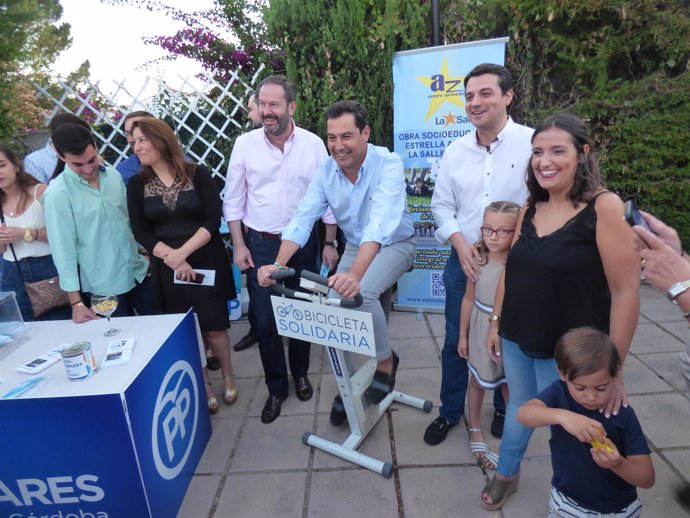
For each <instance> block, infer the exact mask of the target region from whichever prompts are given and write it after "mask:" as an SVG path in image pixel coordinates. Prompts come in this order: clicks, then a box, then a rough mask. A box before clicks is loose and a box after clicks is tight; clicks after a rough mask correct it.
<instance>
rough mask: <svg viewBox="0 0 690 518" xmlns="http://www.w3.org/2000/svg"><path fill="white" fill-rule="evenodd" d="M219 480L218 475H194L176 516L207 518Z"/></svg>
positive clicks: (179, 517)
mask: <svg viewBox="0 0 690 518" xmlns="http://www.w3.org/2000/svg"><path fill="white" fill-rule="evenodd" d="M207 451H208V449H207ZM220 481H221V477H220V476H219V475H194V476H193V477H192V481H191V483H190V484H189V488H187V494H186V495H185V499H184V501H183V502H182V506H181V507H180V510H179V511H178V512H177V516H178V518H207V517H208V513H209V509H210V508H211V506H212V505H213V500H214V499H215V497H216V491H217V489H218V484H219V483H220Z"/></svg>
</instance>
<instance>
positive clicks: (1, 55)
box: [0, 0, 72, 139]
mask: <svg viewBox="0 0 690 518" xmlns="http://www.w3.org/2000/svg"><path fill="white" fill-rule="evenodd" d="M61 16H62V7H61V6H60V2H59V1H58V0H4V1H3V2H2V3H0V34H1V35H2V37H0V138H1V139H8V138H9V137H11V136H13V135H14V132H15V130H16V129H18V128H19V126H20V123H21V121H20V120H18V119H17V114H21V113H22V112H24V111H25V109H24V108H23V107H22V106H18V105H19V103H20V102H23V101H25V99H23V97H24V96H23V94H24V93H25V91H26V88H25V85H21V84H19V83H20V82H21V81H24V82H25V83H28V82H27V81H25V79H24V78H26V77H27V76H32V75H33V74H37V73H40V72H42V71H45V70H46V69H47V67H48V66H49V65H50V64H51V63H52V62H53V61H55V59H56V58H57V56H58V54H59V53H60V52H61V51H62V50H64V49H66V48H67V47H69V45H70V44H71V43H72V41H71V38H70V35H69V34H70V25H69V24H68V23H62V24H60V25H55V24H56V23H57V22H58V20H59V19H60V18H61ZM27 108H30V107H27ZM22 129H23V128H22Z"/></svg>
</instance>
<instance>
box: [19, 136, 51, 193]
mask: <svg viewBox="0 0 690 518" xmlns="http://www.w3.org/2000/svg"><path fill="white" fill-rule="evenodd" d="M57 161H58V157H57V155H56V154H55V151H54V150H53V147H52V146H51V145H50V140H48V143H47V144H46V145H45V146H43V147H42V148H41V149H38V150H36V151H34V152H33V153H29V154H28V155H26V157H25V158H24V170H25V171H26V172H27V173H29V174H31V175H33V176H34V178H36V180H38V181H39V182H41V183H48V182H49V181H50V177H51V176H53V171H54V170H55V166H56V165H57Z"/></svg>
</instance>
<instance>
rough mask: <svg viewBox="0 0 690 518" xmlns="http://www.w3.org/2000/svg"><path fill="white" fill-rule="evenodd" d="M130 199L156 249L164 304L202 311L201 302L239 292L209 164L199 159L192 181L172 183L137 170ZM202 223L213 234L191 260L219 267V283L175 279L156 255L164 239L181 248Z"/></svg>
mask: <svg viewBox="0 0 690 518" xmlns="http://www.w3.org/2000/svg"><path fill="white" fill-rule="evenodd" d="M127 204H128V208H129V217H130V221H131V224H132V231H133V233H134V237H135V238H136V240H137V242H138V243H140V244H141V245H142V246H143V247H144V248H146V250H148V252H149V254H150V255H151V273H152V276H153V280H154V282H155V285H156V288H157V289H156V295H157V301H158V303H159V305H160V307H161V310H162V311H163V312H164V313H171V312H175V313H177V312H179V311H186V309H187V308H188V307H190V306H194V309H195V310H196V311H197V313H200V312H201V311H200V305H202V304H203V303H205V302H207V301H209V300H211V301H212V300H215V301H217V304H218V305H219V306H220V307H222V306H223V305H224V306H225V307H227V304H226V302H225V301H227V300H228V299H230V298H233V297H235V296H236V294H235V285H234V282H233V278H232V270H231V266H230V260H229V256H228V253H227V251H226V249H225V246H224V244H223V240H222V239H221V237H220V233H219V229H220V222H221V217H222V203H221V200H220V196H219V194H218V189H217V188H216V185H215V184H214V182H213V179H212V178H211V174H210V172H209V171H208V169H206V168H205V167H204V166H202V165H197V167H196V170H195V172H194V176H193V179H192V182H191V184H188V185H182V184H181V182H180V181H179V179H176V180H175V182H174V183H173V185H172V186H171V187H165V186H164V185H163V184H162V183H161V182H160V180H158V178H157V177H154V178H152V179H151V180H149V181H148V182H144V181H143V180H142V178H141V175H135V176H133V177H132V178H131V179H130V181H129V183H128V184H127ZM201 227H203V228H205V229H206V230H208V232H209V233H210V234H211V240H210V241H209V242H208V243H206V244H205V245H204V246H202V247H201V248H199V249H198V250H196V251H194V252H193V253H192V254H190V255H189V257H187V262H188V263H189V265H190V266H191V267H192V268H194V269H195V270H198V269H207V270H215V284H214V286H212V287H211V286H196V285H193V286H188V285H179V284H178V285H175V284H174V280H173V277H174V272H173V271H172V269H170V268H169V267H168V266H166V265H165V263H164V262H163V261H162V260H160V259H157V258H155V257H154V256H153V248H154V247H155V246H156V244H157V243H158V242H159V241H162V242H163V243H165V244H166V245H168V246H170V247H172V248H179V247H180V246H182V245H183V244H184V243H185V242H186V241H187V240H188V239H189V238H190V237H192V236H193V235H194V234H195V233H196V232H197V230H199V228H201ZM199 316H200V320H201V316H202V315H199ZM221 319H222V317H221ZM202 330H203V326H202Z"/></svg>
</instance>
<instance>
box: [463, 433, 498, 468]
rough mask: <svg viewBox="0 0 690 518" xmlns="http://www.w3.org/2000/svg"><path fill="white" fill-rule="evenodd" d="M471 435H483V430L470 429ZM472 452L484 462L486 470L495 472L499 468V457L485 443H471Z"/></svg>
mask: <svg viewBox="0 0 690 518" xmlns="http://www.w3.org/2000/svg"><path fill="white" fill-rule="evenodd" d="M469 432H470V433H482V429H481V428H469ZM470 451H471V452H472V453H473V454H474V456H475V457H476V458H477V459H479V460H481V461H482V464H483V465H484V467H485V468H486V469H490V470H494V469H496V466H498V455H497V454H496V453H495V452H493V451H491V450H490V449H489V446H488V445H487V444H486V443H485V442H481V441H476V442H470Z"/></svg>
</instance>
